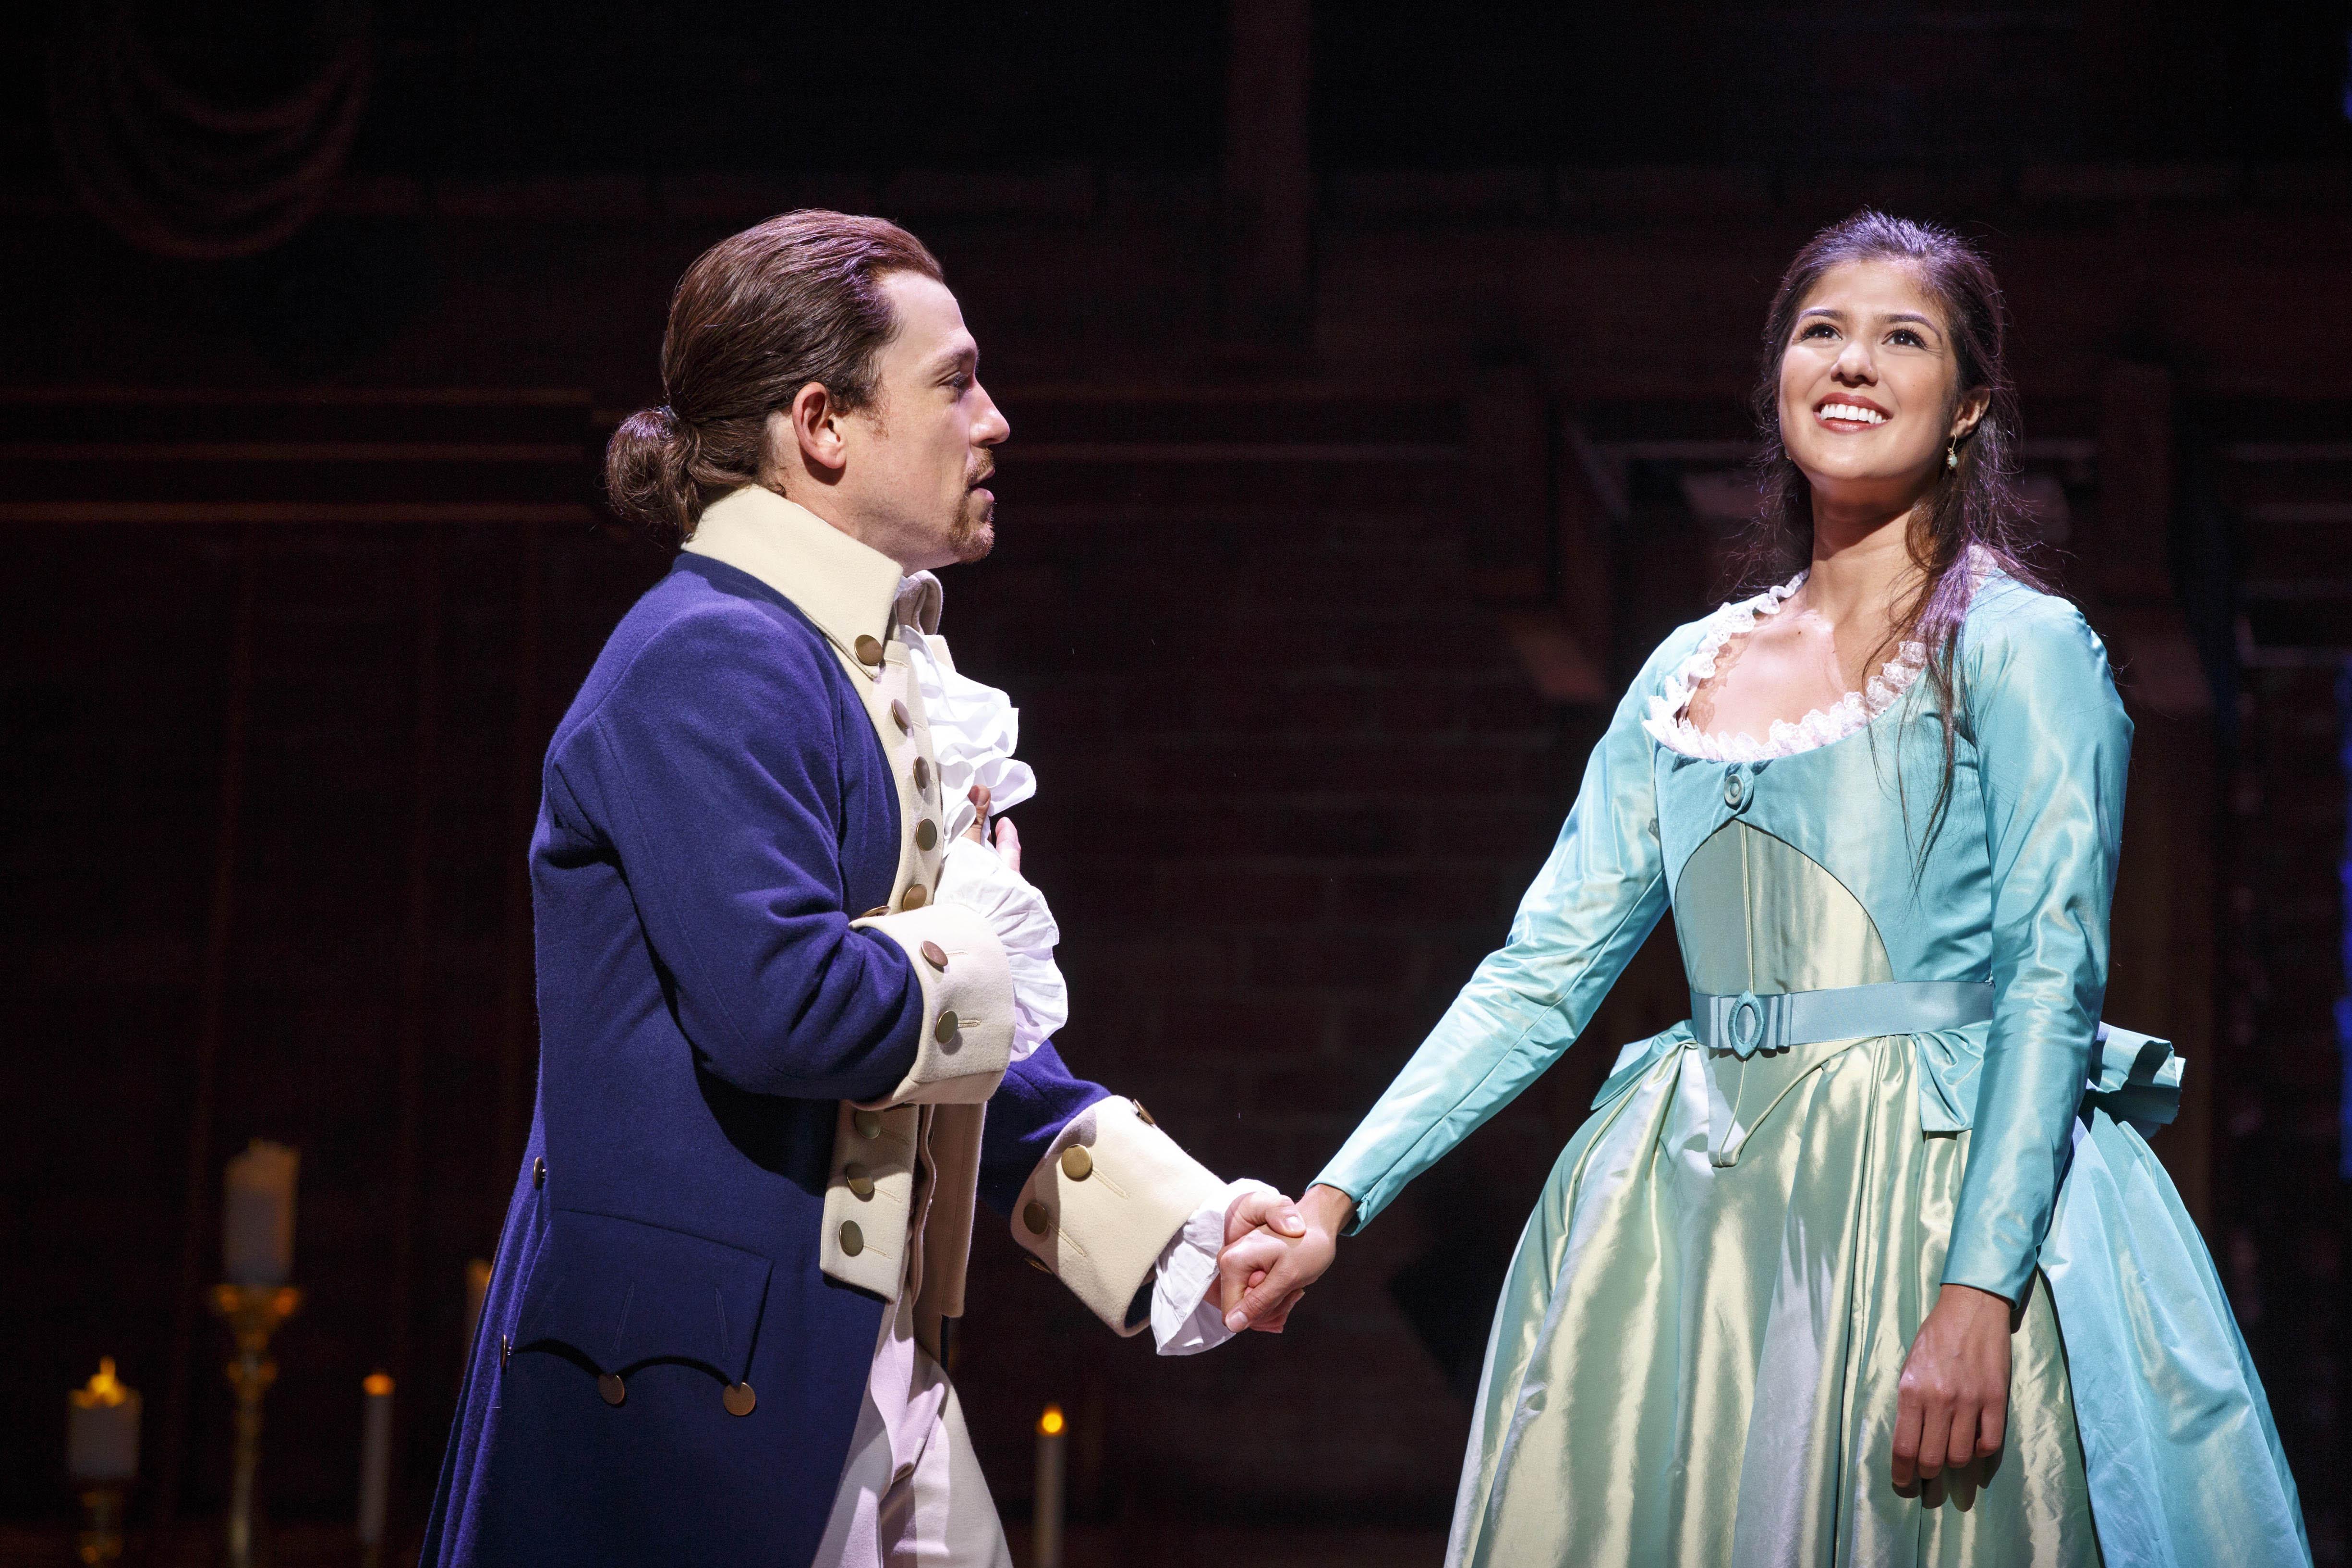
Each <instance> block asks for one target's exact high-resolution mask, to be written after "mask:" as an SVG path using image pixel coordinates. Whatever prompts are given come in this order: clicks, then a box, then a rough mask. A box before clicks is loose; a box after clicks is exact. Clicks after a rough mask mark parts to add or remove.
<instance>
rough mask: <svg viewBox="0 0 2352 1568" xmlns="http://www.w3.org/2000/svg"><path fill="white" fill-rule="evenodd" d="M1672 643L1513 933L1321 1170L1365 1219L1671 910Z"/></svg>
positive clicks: (1503, 1095) (1620, 719) (1511, 1081)
mask: <svg viewBox="0 0 2352 1568" xmlns="http://www.w3.org/2000/svg"><path fill="white" fill-rule="evenodd" d="M1664 651H1665V650H1664V649H1662V650H1660V654H1659V655H1656V656H1653V658H1652V661H1651V666H1650V668H1645V669H1644V670H1643V673H1642V675H1641V677H1640V678H1638V679H1635V681H1634V682H1633V689H1631V690H1629V691H1628V692H1627V693H1626V695H1625V698H1624V700H1623V701H1622V702H1620V703H1619V704H1618V706H1617V711H1616V714H1615V716H1614V717H1613V718H1612V720H1611V721H1610V724H1609V730H1608V732H1607V733H1606V734H1605V735H1603V736H1602V737H1601V743H1600V744H1599V745H1598V746H1595V747H1594V748H1593V751H1592V756H1591V761H1590V762H1588V763H1586V764H1585V770H1584V782H1583V784H1582V786H1581V787H1580V789H1579V790H1578V791H1577V795H1576V804H1575V806H1574V807H1573V808H1572V809H1571V810H1570V812H1569V814H1568V821H1567V822H1566V824H1565V825H1563V826H1561V828H1560V832H1559V839H1558V841H1557V842H1556V843H1555V844H1554V845H1553V846H1552V850H1551V854H1550V856H1549V858H1547V859H1546V860H1545V861H1544V866H1543V869H1542V870H1541V871H1540V872H1538V874H1537V876H1536V879H1535V882H1534V885H1533V886H1531V887H1529V888H1528V891H1527V896H1526V897H1525V898H1523V899H1521V900H1519V909H1518V913H1517V915H1516V916H1515V917H1514V918H1513V919H1512V921H1511V931H1510V937H1509V940H1508V941H1507V942H1506V943H1505V944H1504V945H1503V947H1502V948H1500V949H1499V950H1497V951H1496V952H1492V953H1490V954H1488V955H1487V956H1486V959H1485V961H1484V962H1482V963H1480V964H1479V965H1478V968H1477V971H1476V973H1474V974H1472V975H1471V977H1470V983H1469V984H1467V985H1465V986H1464V987H1463V988H1462V994H1460V995H1459V996H1456V997H1455V998H1454V1005H1452V1006H1451V1007H1449V1008H1447V1009H1446V1011H1445V1016H1444V1017H1443V1018H1441V1019H1439V1020H1438V1024H1437V1027H1436V1028H1434V1029H1433V1030H1432V1031H1430V1035H1429V1037H1428V1038H1427V1039H1426V1040H1424V1041H1423V1043H1422V1046H1421V1048H1420V1049H1419V1050H1418V1051H1416V1052H1414V1053H1413V1056H1412V1060H1411V1061H1409V1062H1407V1063H1406V1064H1405V1067H1404V1070H1403V1071H1402V1072H1401V1073H1399V1074H1398V1075H1397V1078H1396V1081H1395V1082H1393V1083H1391V1084H1390V1085H1389V1087H1388V1089H1387V1091H1386V1092H1385V1093H1383V1094H1382V1095H1381V1098H1380V1100H1379V1103H1377V1104H1375V1105H1374V1106H1373V1107H1372V1109H1371V1112H1370V1114H1369V1115H1367V1116H1366V1117H1365V1118H1364V1120H1363V1121H1362V1122H1361V1123H1360V1125H1359V1126H1358V1127H1357V1129H1356V1131H1354V1132H1353V1133H1352V1134H1351V1135H1349V1139H1348V1141H1347V1142H1346V1143H1345V1144H1343V1145H1342V1146H1341V1147H1340V1150H1339V1153H1337V1154H1336V1155H1334V1156H1333V1157H1332V1159H1331V1163H1329V1164H1328V1165H1327V1166H1326V1167H1325V1168H1324V1170H1323V1173H1322V1174H1320V1175H1318V1177H1316V1180H1317V1181H1318V1182H1319V1183H1322V1184H1326V1185H1328V1186H1334V1187H1337V1188H1339V1190H1340V1191H1342V1192H1344V1193H1346V1194H1348V1195H1349V1196H1350V1197H1352V1198H1354V1199H1355V1200H1356V1219H1355V1224H1356V1225H1357V1226H1362V1225H1364V1224H1366V1223H1368V1222H1369V1221H1370V1219H1371V1217H1372V1216H1373V1215H1376V1214H1378V1213H1379V1212H1380V1211H1381V1209H1382V1208H1384V1207H1386V1206H1387V1205H1388V1203H1389V1200H1390V1199H1391V1198H1393V1197H1395V1196H1396V1194H1397V1193H1398V1192H1399V1191H1400V1190H1402V1188H1403V1186H1404V1184H1406V1183H1407V1182H1410V1181H1411V1180H1412V1178H1413V1177H1415V1176H1417V1175H1419V1174H1420V1173H1422V1172H1423V1171H1425V1170H1427V1169H1428V1168H1429V1167H1430V1166H1431V1165H1433V1164H1434V1163H1436V1162H1437V1161H1438V1160H1439V1159H1440V1158H1441V1157H1443V1156H1444V1154H1445V1152H1447V1151H1448V1150H1450V1149H1452V1148H1453V1147H1454V1145H1455V1144H1457V1143H1459V1142H1462V1140H1463V1139H1465V1138H1466V1137H1468V1136H1469V1135H1470V1134H1471V1133H1472V1132H1473V1131H1476V1130H1477V1128H1478V1127H1479V1126H1480V1125H1481V1124H1482V1123H1484V1122H1485V1121H1486V1119H1487V1118H1488V1117H1490V1116H1492V1115H1494V1114H1495V1112H1496V1111H1497V1110H1501V1109H1502V1108H1503V1107H1504V1106H1506V1105H1507V1104H1509V1103H1510V1102H1511V1100H1513V1099H1514V1098H1515V1097H1516V1096H1517V1094H1518V1092H1519V1091H1520V1090H1521V1089H1525V1088H1527V1086H1528V1084H1530V1083H1532V1082H1534V1081H1535V1079H1537V1078H1538V1076H1539V1075H1540V1074H1541V1073H1542V1072H1543V1070H1544V1069H1545V1068H1548V1067H1549V1066H1550V1065H1551V1064H1552V1063H1553V1062H1555V1061H1557V1060H1559V1056H1560V1053H1561V1052H1563V1051H1565V1050H1567V1049H1568V1047H1569V1046H1570V1044H1571V1043H1573V1042H1574V1040H1575V1039H1576V1037H1577V1036H1578V1035H1580V1033H1582V1032H1583V1029H1584V1026H1585V1025H1586V1024H1588V1023H1589V1022H1591V1017H1592V1014H1593V1010H1594V1009H1595V1008H1597V1007H1598V1006H1599V1005H1601V998H1602V997H1603V996H1606V995H1607V994H1609V988H1610V986H1612V984H1616V980H1617V977H1618V975H1619V974H1620V973H1623V971H1624V968H1625V965H1626V963H1627V962H1628V961H1630V960H1631V959H1632V957H1633V953H1634V952H1635V951H1636V950H1637V949H1639V948H1640V947H1641V945H1642V942H1643V940H1644V939H1645V938H1646V937H1648V935H1649V934H1650V931H1651V929H1652V928H1653V927H1654V926H1655V925H1656V924H1657V922H1658V917H1659V916H1660V915H1661V914H1662V913H1664V910H1665V908H1666V885H1665V866H1664V854H1663V852H1662V851H1661V849H1660V847H1659V840H1658V807H1657V796H1656V792H1655V788H1654V783H1653V776H1654V775H1653V773H1652V763H1651V745H1652V742H1651V740H1650V737H1649V736H1648V735H1647V734H1646V733H1645V732H1643V729H1642V711H1643V704H1644V703H1646V702H1647V700H1649V698H1650V696H1651V695H1652V694H1653V692H1654V688H1655V684H1656V682H1655V679H1654V674H1655V670H1656V668H1658V666H1659V663H1660V660H1661V659H1662V658H1664Z"/></svg>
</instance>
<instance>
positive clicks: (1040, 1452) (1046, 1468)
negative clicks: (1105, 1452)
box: [1029, 1405, 1070, 1568]
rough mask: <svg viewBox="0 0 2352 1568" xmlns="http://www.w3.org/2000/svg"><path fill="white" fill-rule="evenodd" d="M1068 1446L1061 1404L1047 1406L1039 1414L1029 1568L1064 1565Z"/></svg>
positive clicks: (1068, 1436) (1057, 1567)
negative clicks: (1034, 1501)
mask: <svg viewBox="0 0 2352 1568" xmlns="http://www.w3.org/2000/svg"><path fill="white" fill-rule="evenodd" d="M1069 1447H1070V1434H1069V1432H1068V1430H1067V1429H1066V1423H1065V1422H1064V1421H1063V1420H1062V1407H1061V1406H1060V1405H1047V1406H1045V1414H1044V1415H1040V1416H1038V1417H1037V1501H1036V1508H1035V1509H1034V1511H1033V1513H1032V1515H1031V1518H1032V1521H1033V1522H1032V1524H1031V1525H1030V1529H1029V1568H1062V1507H1063V1492H1064V1486H1063V1480H1064V1478H1065V1477H1066V1475H1067V1474H1068V1466H1069Z"/></svg>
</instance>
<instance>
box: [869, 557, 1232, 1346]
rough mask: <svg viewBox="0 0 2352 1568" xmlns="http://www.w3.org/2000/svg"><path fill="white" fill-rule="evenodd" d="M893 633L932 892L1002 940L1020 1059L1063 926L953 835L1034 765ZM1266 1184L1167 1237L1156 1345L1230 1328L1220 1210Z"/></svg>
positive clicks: (1199, 1214)
mask: <svg viewBox="0 0 2352 1568" xmlns="http://www.w3.org/2000/svg"><path fill="white" fill-rule="evenodd" d="M938 592H939V589H938V588H937V586H936V584H930V585H928V586H927V587H926V589H925V593H926V595H936V594H937V593H938ZM902 593H903V590H902ZM900 636H901V637H903V638H904V639H905V642H906V647H907V649H908V668H909V672H910V673H911V674H912V675H913V676H914V679H915V682H916V685H917V688H918V689H919V690H920V691H921V692H922V696H923V714H924V717H925V719H926V720H928V721H929V725H930V732H931V753H932V761H933V763H934V764H935V765H936V766H937V767H938V769H939V776H940V800H941V801H942V802H943V803H947V805H948V820H947V829H948V834H949V839H948V852H947V857H946V860H945V863H944V864H943V865H942V867H941V868H940V885H939V891H938V895H937V896H938V899H939V900H940V902H941V903H945V904H954V905H957V906H959V907H961V908H963V909H967V910H971V912H972V913H974V914H976V915H978V916H980V917H981V919H982V920H984V921H987V922H988V926H989V929H990V930H991V931H994V932H995V933H996V939H997V941H999V942H1002V943H1003V944H1004V956H1005V963H1006V964H1007V966H1008V967H1009V968H1010V969H1011V970H1012V973H1013V1060H1015V1061H1019V1060H1020V1059H1021V1058H1024V1057H1026V1056H1028V1055H1029V1054H1030V1053H1032V1052H1033V1051H1034V1050H1035V1049H1036V1048H1037V1047H1039V1046H1041V1045H1043V1044H1045V1041H1046V1040H1048V1039H1050V1038H1052V1037H1053V1036H1054V1034H1055V1031H1057V1030H1058V1029H1060V1028H1061V1026H1063V1025H1064V1024H1066V1023H1067V1022H1068V1021H1069V1016H1070V992H1069V986H1068V984H1066V982H1065V981H1064V980H1063V978H1062V971H1061V967H1060V966H1059V965H1058V964H1056V963H1055V962H1054V949H1055V947H1056V946H1058V945H1060V942H1061V940H1062V931H1061V927H1060V926H1059V925H1058V924H1056V923H1055V920H1054V911H1053V910H1052V909H1050V908H1049V907H1048V906H1047V905H1046V902H1045V894H1043V893H1041V892H1039V891H1038V890H1037V889H1036V887H1035V886H1034V884H1032V883H1031V882H1030V881H1029V880H1028V879H1027V878H1025V877H1024V876H1022V875H1021V873H1020V872H1018V871H1016V870H1014V869H1013V868H1012V867H1011V866H1009V865H1007V864H1005V861H1004V858H1003V856H1001V855H999V854H998V853H997V852H996V850H995V848H994V847H992V846H991V845H988V844H985V843H982V842H981V841H980V840H978V839H975V838H968V837H964V835H965V833H966V832H967V831H968V830H969V829H970V828H971V826H972V823H973V821H974V820H975V818H976V813H975V812H974V810H973V808H972V805H971V800H970V799H969V798H968V796H969V794H970V791H971V786H972V785H974V784H982V785H985V786H986V787H987V789H988V792H989V795H990V797H991V798H990V810H991V811H992V812H1003V811H1005V810H1008V809H1010V808H1011V807H1013V806H1015V805H1020V804H1021V803H1022V802H1024V801H1026V800H1030V799H1034V797H1035V795H1036V794H1037V775H1036V773H1035V771H1034V770H1033V769H1032V768H1031V767H1030V766H1029V764H1028V763H1024V762H1021V761H1019V760H1018V759H1016V758H1015V757H1014V756H1013V748H1014V747H1015V746H1016V745H1018V744H1019V743H1020V739H1021V710H1019V709H1017V708H1015V707H1013V700H1012V699H1011V698H1009V697H1007V696H1006V695H1005V694H1004V693H1003V692H1002V691H1000V690H998V689H996V688H994V687H992V686H987V685H983V684H982V683H981V682H980V681H977V680H974V679H971V677H969V676H967V675H964V674H962V673H961V672H960V671H958V670H957V668H955V658H954V656H953V655H952V654H950V653H948V652H947V648H946V642H945V639H944V638H942V637H940V636H939V634H938V633H936V632H930V633H926V632H922V631H920V630H918V629H916V628H914V627H911V626H902V627H901V628H900ZM1093 1122H1094V1111H1093V1110H1091V1109H1090V1110H1085V1111H1082V1112H1081V1113H1079V1115H1077V1116H1076V1117H1075V1118H1073V1119H1072V1120H1071V1121H1070V1124H1069V1125H1068V1126H1066V1127H1065V1128H1064V1129H1063V1130H1062V1131H1061V1133H1060V1134H1059V1136H1057V1137H1056V1138H1055V1142H1054V1145H1053V1147H1052V1148H1050V1149H1048V1150H1047V1151H1046V1153H1045V1159H1046V1160H1047V1161H1052V1160H1055V1159H1058V1158H1060V1156H1061V1152H1062V1150H1063V1148H1064V1146H1065V1145H1066V1144H1068V1143H1070V1142H1073V1141H1075V1140H1076V1139H1077V1138H1079V1137H1080V1136H1081V1135H1082V1134H1084V1133H1086V1132H1087V1131H1091V1129H1092V1126H1093ZM1273 1190H1274V1189H1272V1188H1271V1187H1268V1186H1267V1185H1266V1184H1265V1183H1263V1182H1257V1181H1249V1180H1243V1181H1236V1182H1229V1183H1227V1184H1226V1186H1225V1190H1224V1192H1223V1194H1220V1195H1219V1197H1218V1198H1217V1199H1216V1201H1215V1203H1214V1204H1213V1205H1202V1207H1200V1208H1199V1209H1197V1210H1195V1211H1194V1213H1193V1214H1192V1217H1191V1218H1190V1219H1188V1220H1186V1221H1185V1223H1184V1226H1183V1228H1182V1229H1181V1231H1179V1232H1178V1233H1177V1234H1176V1235H1175V1236H1173V1237H1170V1238H1169V1241H1168V1245H1167V1246H1166V1247H1164V1248H1162V1249H1161V1251H1160V1259H1159V1267H1158V1270H1157V1274H1156V1276H1155V1278H1154V1279H1153V1283H1152V1290H1151V1335H1152V1339H1153V1342H1155V1343H1156V1344H1157V1345H1158V1346H1159V1350H1160V1354H1161V1355H1192V1354H1195V1353H1197V1352H1201V1351H1204V1350H1209V1349H1212V1348H1213V1347H1214V1346H1217V1345H1220V1344H1223V1342H1225V1341H1227V1340H1228V1339H1231V1338H1232V1337H1233V1331H1231V1330H1229V1329H1227V1328H1226V1327H1225V1321H1224V1315H1223V1312H1222V1311H1220V1310H1219V1304H1218V1302H1217V1301H1216V1300H1214V1299H1213V1289H1214V1287H1215V1285H1216V1282H1217V1255H1218V1253H1219V1252H1221V1251H1222V1250H1223V1247H1224V1245H1225V1211H1226V1210H1227V1209H1228V1208H1230V1207H1231V1206H1232V1205H1233V1203H1234V1199H1236V1198H1238V1197H1240V1196H1241V1195H1242V1194H1244V1193H1249V1192H1271V1191H1273Z"/></svg>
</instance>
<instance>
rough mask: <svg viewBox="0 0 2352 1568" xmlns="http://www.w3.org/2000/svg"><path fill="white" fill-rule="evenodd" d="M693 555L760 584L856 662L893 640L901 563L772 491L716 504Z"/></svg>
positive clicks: (734, 495) (735, 494) (748, 490)
mask: <svg viewBox="0 0 2352 1568" xmlns="http://www.w3.org/2000/svg"><path fill="white" fill-rule="evenodd" d="M686 548H687V549H688V551H690V552H693V553H694V554H697V555H706V556H709V558H710V559H711V560H713V561H719V562H724V563H726V564H728V565H730V566H732V567H734V568H736V569H737V570H738V571H741V572H748V573H750V574H751V575H752V576H754V577H757V578H758V579H759V580H760V581H761V582H762V583H765V584H767V585H768V586H769V587H771V588H773V589H774V590H775V591H776V592H777V593H779V594H782V595H783V596H784V597H785V598H787V599H790V600H791V601H792V602H793V605H796V606H798V607H799V609H800V611H801V613H802V614H803V615H804V616H808V618H809V619H810V620H812V621H814V622H815V623H816V626H817V629H818V630H820V631H822V632H823V633H824V635H825V637H827V638H828V639H829V640H831V641H832V642H833V643H834V644H835V646H836V647H839V648H840V649H841V651H842V652H843V653H845V654H846V655H848V656H849V657H850V658H856V650H857V639H858V638H859V637H876V638H879V639H883V640H885V641H887V639H888V637H889V636H890V630H891V627H890V622H891V606H892V605H893V604H894V603H895V602H896V601H897V599H898V584H899V578H900V573H899V571H898V563H897V562H895V561H893V560H891V559H890V558H889V557H888V556H887V555H885V554H883V553H882V552H880V551H878V550H874V549H871V548H869V547H868V546H866V545H864V544H860V543H859V542H857V541H856V540H855V539H852V538H850V537H849V535H847V534H846V533H844V532H843V531H841V530H839V529H837V528H835V527H834V526H833V524H831V523H829V522H827V521H824V519H823V518H821V517H819V516H817V515H816V513H814V512H813V511H811V510H808V509H807V508H806V507H804V506H802V505H800V504H799V503H798V502H796V501H789V500H785V499H784V498H783V497H782V496H780V495H778V494H776V493H775V491H773V490H771V489H762V488H761V487H760V486H758V485H745V486H744V487H743V488H742V489H739V490H734V491H732V492H730V493H729V494H727V495H725V496H722V497H720V498H719V500H716V501H713V502H712V503H711V504H710V505H709V506H708V507H706V508H704V509H703V513H702V521H700V522H699V523H698V524H697V525H696V526H695V530H694V536H693V537H692V538H691V539H688V541H687V542H686ZM934 586H935V588H936V584H935V585H934ZM933 614H934V616H936V614H937V611H934V612H933Z"/></svg>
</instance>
